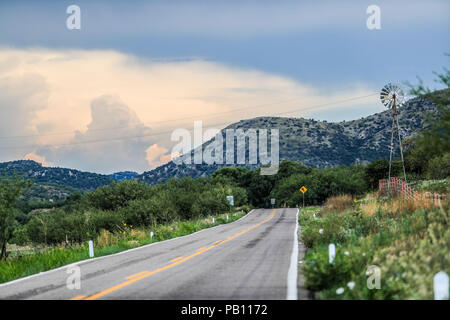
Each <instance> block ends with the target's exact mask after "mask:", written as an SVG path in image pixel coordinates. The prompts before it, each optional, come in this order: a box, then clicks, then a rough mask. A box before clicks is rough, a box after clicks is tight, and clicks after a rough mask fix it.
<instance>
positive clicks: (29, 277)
mask: <svg viewBox="0 0 450 320" xmlns="http://www.w3.org/2000/svg"><path fill="white" fill-rule="evenodd" d="M254 210H255V209H252V210H250V212H248V213H247V214H246V215H245V216H243V217H241V218H239V219H237V220H235V221H233V222H229V223H222V224H219V225H217V226H214V227H211V228H204V229H202V230H199V231H196V232H194V233H190V234H186V235H184V236H181V237H176V238H172V239H167V240H163V241H158V242H153V243H149V244H145V245H143V246H140V247H137V248H133V249H128V250H124V251H120V252H117V253H113V254H108V255H106V256H101V257H97V258H91V259H86V260H80V261H77V262H73V263H71V264H66V265H64V266H61V267H58V268H56V269H51V270H47V271H43V272H39V273H35V274H32V275H29V276H26V277H23V278H19V279H16V280H12V281H9V282H5V283H0V288H1V287H5V286H8V285H11V284H14V283H17V282H21V281H25V280H28V279H31V278H35V277H38V276H42V275H45V274H48V273H51V272H55V271H59V270H61V269H65V268H69V267H72V266H77V265H80V264H84V263H86V262H91V261H95V260H100V259H105V258H109V257H113V256H118V255H120V254H124V253H128V252H132V251H136V250H140V249H144V248H147V247H150V246H154V245H157V244H161V243H167V242H169V241H173V240H178V239H181V238H184V237H189V236H192V235H194V234H197V233H200V232H202V231H206V230H211V229H214V228H217V227H223V226H226V225H230V224H233V223H235V222H238V221H242V220H244V219H245V218H246V217H248V216H249V215H250V213H252V212H253V211H254Z"/></svg>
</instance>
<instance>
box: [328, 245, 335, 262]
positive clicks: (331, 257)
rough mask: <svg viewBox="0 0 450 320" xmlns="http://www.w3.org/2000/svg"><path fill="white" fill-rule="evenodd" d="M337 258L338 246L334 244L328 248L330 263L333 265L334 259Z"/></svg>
mask: <svg viewBox="0 0 450 320" xmlns="http://www.w3.org/2000/svg"><path fill="white" fill-rule="evenodd" d="M335 256H336V246H335V245H334V243H330V245H329V246H328V258H329V260H330V263H333V261H334V257H335Z"/></svg>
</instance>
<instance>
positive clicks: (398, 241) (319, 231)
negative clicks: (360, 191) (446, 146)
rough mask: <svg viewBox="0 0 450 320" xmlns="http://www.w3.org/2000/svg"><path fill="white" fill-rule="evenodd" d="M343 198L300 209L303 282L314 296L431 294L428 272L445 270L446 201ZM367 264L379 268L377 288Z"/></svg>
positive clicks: (449, 262) (448, 247)
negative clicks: (331, 253) (332, 252)
mask: <svg viewBox="0 0 450 320" xmlns="http://www.w3.org/2000/svg"><path fill="white" fill-rule="evenodd" d="M348 198H351V196H342V197H335V198H332V199H330V201H328V202H327V204H326V205H325V206H324V207H310V208H308V209H306V210H302V211H301V214H300V217H299V222H300V225H301V227H302V241H303V242H304V244H305V245H306V246H307V247H308V251H307V254H306V255H305V258H304V261H303V264H302V270H303V272H304V275H305V278H306V283H305V285H306V287H307V288H308V289H309V290H312V291H313V292H314V293H315V297H316V298H318V299H433V276H434V275H435V274H436V273H437V272H440V271H445V272H447V273H449V271H450V270H449V266H450V255H449V252H450V228H449V217H448V212H449V202H448V201H447V202H445V203H443V204H442V206H437V205H434V204H433V203H432V202H428V201H420V202H419V201H406V200H403V199H401V198H387V197H380V196H378V195H377V194H373V193H371V194H368V195H367V196H366V197H364V198H363V199H359V200H357V202H353V203H352V202H350V201H348ZM331 243H334V244H335V245H336V256H335V258H334V261H333V262H332V263H330V262H329V252H328V250H329V249H328V245H329V244H331ZM370 266H376V267H379V268H380V269H379V270H380V280H381V281H380V288H379V289H377V288H372V289H370V288H369V287H368V285H367V283H368V282H371V280H370V279H369V275H368V274H367V273H368V272H369V273H370V272H371V271H370V270H371V267H370Z"/></svg>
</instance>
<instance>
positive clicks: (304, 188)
mask: <svg viewBox="0 0 450 320" xmlns="http://www.w3.org/2000/svg"><path fill="white" fill-rule="evenodd" d="M307 190H308V189H306V187H305V186H303V187H301V188H300V191H301V193H305V192H306V191H307Z"/></svg>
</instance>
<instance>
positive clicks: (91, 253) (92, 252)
mask: <svg viewBox="0 0 450 320" xmlns="http://www.w3.org/2000/svg"><path fill="white" fill-rule="evenodd" d="M89 257H90V258H93V257H94V242H93V241H92V240H89Z"/></svg>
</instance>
